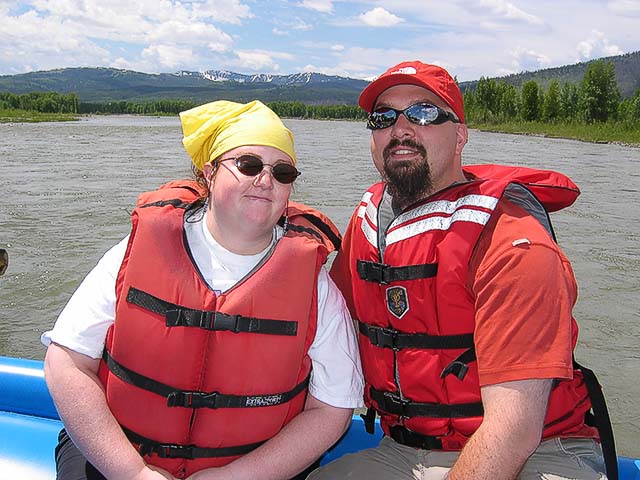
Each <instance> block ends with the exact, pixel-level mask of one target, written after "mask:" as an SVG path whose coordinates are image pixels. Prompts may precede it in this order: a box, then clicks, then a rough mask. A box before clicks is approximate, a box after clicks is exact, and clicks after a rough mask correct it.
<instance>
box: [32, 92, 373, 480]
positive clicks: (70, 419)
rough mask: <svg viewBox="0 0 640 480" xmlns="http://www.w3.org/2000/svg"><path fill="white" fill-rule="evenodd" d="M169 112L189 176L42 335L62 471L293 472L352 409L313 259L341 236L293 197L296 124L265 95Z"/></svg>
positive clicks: (344, 336) (337, 337) (334, 324)
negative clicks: (176, 116)
mask: <svg viewBox="0 0 640 480" xmlns="http://www.w3.org/2000/svg"><path fill="white" fill-rule="evenodd" d="M180 117H181V121H182V127H183V132H184V139H183V143H184V145H185V148H186V150H187V152H188V153H189V155H190V156H191V158H192V160H193V163H194V168H195V170H196V172H197V177H198V178H199V181H200V183H196V182H188V181H182V182H172V183H170V184H167V185H166V186H164V187H163V188H161V189H160V190H158V191H157V192H150V193H147V194H143V195H141V197H140V198H139V200H138V207H137V208H136V209H135V210H134V212H133V214H132V231H131V234H130V236H129V237H128V238H125V239H124V240H123V241H122V242H120V243H119V244H118V245H116V246H115V247H113V248H112V249H111V250H110V251H109V252H107V254H105V256H104V257H103V258H102V259H101V260H100V262H99V263H98V265H97V266H96V267H95V268H94V270H93V271H92V272H91V273H90V274H89V275H88V276H87V278H86V279H85V280H84V281H83V283H82V284H81V285H80V287H79V288H78V290H77V291H76V292H75V293H74V295H73V296H72V298H71V299H70V301H69V303H68V304H67V306H66V307H65V309H64V310H63V312H62V313H61V314H60V317H59V318H58V320H57V322H56V324H55V326H54V328H53V330H51V331H49V332H46V333H45V334H44V335H43V342H44V343H45V344H48V345H49V347H48V350H47V355H46V358H45V378H46V380H47V384H48V386H49V389H50V391H51V395H52V397H53V399H54V401H55V403H56V406H57V408H58V411H59V413H60V416H61V418H62V420H63V422H64V425H65V430H63V431H62V432H61V435H60V443H59V445H58V447H57V449H56V463H57V468H58V478H59V479H65V478H88V479H92V478H98V479H100V478H105V477H106V478H109V479H111V478H114V479H119V478H122V479H125V478H126V479H136V480H142V479H164V478H169V479H173V478H189V479H193V480H205V479H226V478H229V479H231V478H233V479H245V478H246V479H249V478H251V479H253V478H261V479H286V478H291V477H293V476H295V475H296V474H298V473H299V472H301V471H302V470H304V469H305V468H306V467H308V466H309V465H310V464H312V463H313V462H314V461H315V459H316V458H317V457H318V456H319V455H320V454H321V453H322V452H323V451H325V450H326V449H327V448H328V447H329V446H331V445H332V444H333V443H334V442H335V441H336V440H337V439H338V438H339V437H340V435H341V434H342V433H343V432H344V431H345V429H346V427H347V425H348V423H349V421H350V417H351V414H352V409H353V408H354V407H357V406H359V405H360V401H361V400H360V399H361V396H362V374H361V371H360V365H359V359H358V355H357V347H356V342H355V338H354V333H353V330H352V326H351V321H350V318H349V315H348V313H347V310H346V308H345V306H344V301H343V299H342V297H341V295H340V294H339V292H338V290H337V288H336V287H335V285H334V284H333V282H332V281H331V280H330V279H329V277H328V275H327V274H326V272H325V270H324V268H323V267H322V264H323V263H324V261H325V260H326V257H327V255H328V254H329V253H330V251H331V250H332V249H333V246H332V244H331V241H330V240H331V239H332V238H333V239H334V240H339V237H338V236H337V232H336V230H335V227H334V226H333V225H332V224H331V223H330V222H329V221H328V219H326V218H325V217H323V216H322V215H321V214H319V213H318V212H315V211H313V210H311V209H309V208H307V207H304V206H301V205H296V204H292V203H288V199H289V195H290V193H291V188H292V182H293V181H294V180H295V179H296V178H297V176H298V175H299V172H298V171H297V169H296V168H295V164H296V156H295V151H294V147H293V135H292V134H291V132H290V131H289V130H288V129H286V128H285V127H284V125H283V124H282V122H281V121H280V119H279V118H278V117H277V116H276V115H275V114H274V113H273V112H272V111H271V110H269V109H268V108H267V107H266V106H264V105H263V104H262V103H260V102H258V101H254V102H251V103H248V104H237V103H233V102H226V101H217V102H213V103H209V104H206V105H202V106H200V107H196V108H195V109H192V110H189V111H187V112H183V113H182V114H181V115H180ZM307 393H308V394H307ZM85 470H86V472H85ZM78 471H82V473H78ZM98 471H99V472H100V473H99V472H98ZM76 475H79V477H78V476H76ZM83 475H84V476H83Z"/></svg>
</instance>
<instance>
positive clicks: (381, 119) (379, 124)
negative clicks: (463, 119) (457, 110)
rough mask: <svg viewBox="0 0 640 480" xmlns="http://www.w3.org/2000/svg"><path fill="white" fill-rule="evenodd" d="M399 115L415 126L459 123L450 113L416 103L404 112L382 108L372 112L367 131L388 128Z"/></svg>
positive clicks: (425, 104)
mask: <svg viewBox="0 0 640 480" xmlns="http://www.w3.org/2000/svg"><path fill="white" fill-rule="evenodd" d="M400 114H403V115H404V116H405V118H406V119H407V120H409V121H410V122H411V123H413V124H415V125H440V124H441V123H444V122H448V121H450V122H453V123H460V120H459V119H458V118H457V117H456V116H455V115H454V114H453V113H450V112H447V111H446V110H443V109H441V108H440V107H436V106H435V105H431V104H430V103H416V104H414V105H411V106H409V107H407V108H405V109H404V110H396V109H395V108H391V107H382V108H379V109H377V110H374V111H373V112H371V113H370V114H369V117H368V118H367V128H368V129H369V130H381V129H383V128H388V127H390V126H391V125H393V124H394V123H396V122H397V121H398V118H399V117H400Z"/></svg>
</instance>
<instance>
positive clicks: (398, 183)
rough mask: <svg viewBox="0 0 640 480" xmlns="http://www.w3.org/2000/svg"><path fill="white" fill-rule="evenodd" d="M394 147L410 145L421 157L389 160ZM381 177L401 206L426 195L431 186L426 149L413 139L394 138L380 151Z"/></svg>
mask: <svg viewBox="0 0 640 480" xmlns="http://www.w3.org/2000/svg"><path fill="white" fill-rule="evenodd" d="M396 147H410V148H412V149H414V150H417V151H418V152H419V153H420V154H421V155H422V158H421V159H419V160H412V161H411V162H403V161H393V160H391V151H392V150H393V149H394V148H396ZM382 158H383V160H384V163H383V172H382V178H383V180H384V181H385V182H387V190H388V192H389V193H390V194H391V196H392V197H393V198H394V200H396V201H397V202H398V203H399V204H400V205H402V206H408V205H410V204H412V203H415V202H417V201H418V200H421V199H422V198H424V197H425V196H426V195H428V194H429V193H430V192H431V190H432V188H433V182H432V180H431V170H430V168H429V163H428V162H427V150H426V148H424V146H423V145H422V144H420V143H417V142H415V141H414V140H403V141H400V140H398V139H396V138H394V139H393V140H391V141H390V142H389V145H387V147H386V148H385V149H384V151H383V152H382Z"/></svg>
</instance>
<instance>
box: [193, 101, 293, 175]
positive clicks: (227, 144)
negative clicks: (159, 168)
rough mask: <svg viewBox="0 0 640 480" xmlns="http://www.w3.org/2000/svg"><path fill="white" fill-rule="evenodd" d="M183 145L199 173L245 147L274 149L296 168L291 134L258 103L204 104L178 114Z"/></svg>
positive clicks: (277, 118) (264, 106)
mask: <svg viewBox="0 0 640 480" xmlns="http://www.w3.org/2000/svg"><path fill="white" fill-rule="evenodd" d="M180 121H181V122H182V132H183V134H184V138H183V139H182V143H183V144H184V148H185V149H186V150H187V153H188V154H189V156H190V157H191V160H193V163H194V165H195V166H196V167H198V169H200V170H202V167H203V166H204V164H205V163H207V162H209V161H211V160H215V159H216V158H218V157H219V156H220V155H222V154H223V153H225V152H228V151H229V150H232V149H234V148H237V147H242V146H245V145H264V146H268V147H275V148H277V149H278V150H280V151H282V152H284V153H286V154H287V155H289V156H290V157H291V159H292V160H293V164H294V165H295V164H296V152H295V150H294V148H293V134H292V133H291V131H290V130H289V129H288V128H287V127H285V126H284V125H283V123H282V121H281V120H280V118H279V117H278V116H277V115H276V114H275V113H273V112H272V111H271V109H269V107H267V106H266V105H265V104H263V103H262V102H260V101H258V100H254V101H253V102H250V103H235V102H229V101H226V100H218V101H216V102H211V103H206V104H204V105H200V106H199V107H195V108H192V109H191V110H187V111H185V112H181V113H180Z"/></svg>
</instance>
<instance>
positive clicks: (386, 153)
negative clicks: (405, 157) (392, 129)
mask: <svg viewBox="0 0 640 480" xmlns="http://www.w3.org/2000/svg"><path fill="white" fill-rule="evenodd" d="M396 147H409V148H413V149H414V150H417V151H418V152H420V154H421V155H422V156H425V155H426V154H427V149H426V148H425V147H424V145H422V144H421V143H418V142H416V141H415V140H411V139H409V138H407V139H405V140H398V139H397V138H394V139H392V140H391V141H390V142H389V144H388V145H387V146H386V147H385V148H384V150H383V151H382V157H383V158H384V159H385V160H386V159H387V158H389V157H390V156H391V151H392V150H393V149H394V148H396Z"/></svg>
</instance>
